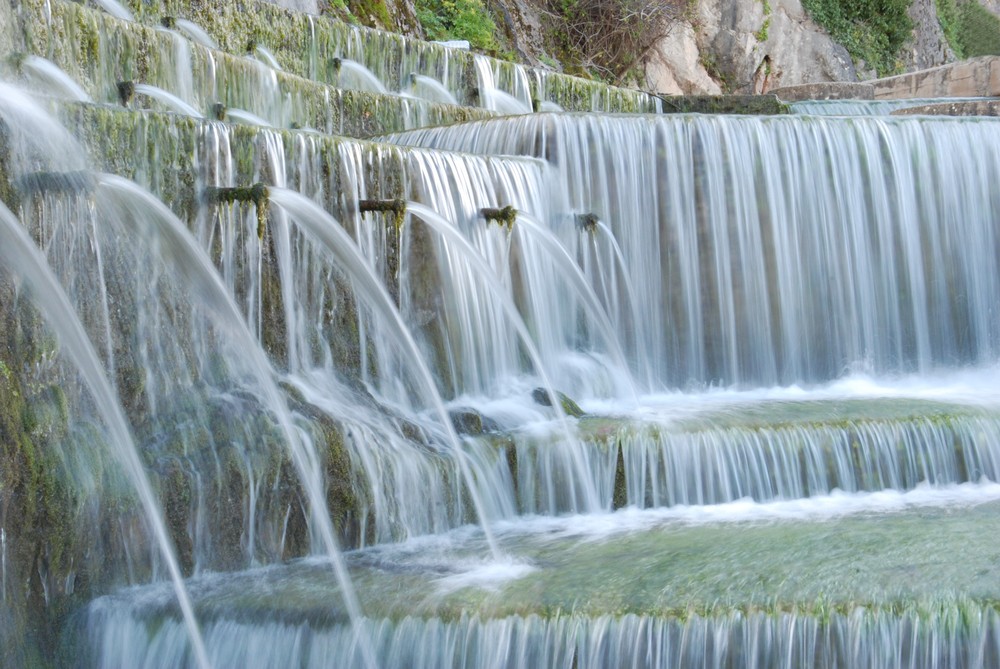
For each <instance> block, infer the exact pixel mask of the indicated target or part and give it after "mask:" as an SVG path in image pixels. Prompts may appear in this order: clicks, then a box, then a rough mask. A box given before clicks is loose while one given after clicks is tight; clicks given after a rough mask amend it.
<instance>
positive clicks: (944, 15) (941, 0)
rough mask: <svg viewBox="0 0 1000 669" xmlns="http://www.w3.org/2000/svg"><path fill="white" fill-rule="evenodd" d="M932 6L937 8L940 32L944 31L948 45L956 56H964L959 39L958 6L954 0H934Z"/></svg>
mask: <svg viewBox="0 0 1000 669" xmlns="http://www.w3.org/2000/svg"><path fill="white" fill-rule="evenodd" d="M934 6H935V8H936V9H937V18H938V23H939V24H941V32H943V33H944V38H945V39H946V40H947V41H948V46H950V47H951V50H952V51H954V52H955V56H956V57H957V58H964V57H965V56H964V55H963V48H962V44H961V43H960V41H959V18H958V6H957V5H956V4H955V0H934Z"/></svg>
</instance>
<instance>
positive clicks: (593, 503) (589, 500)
mask: <svg viewBox="0 0 1000 669" xmlns="http://www.w3.org/2000/svg"><path fill="white" fill-rule="evenodd" d="M406 207H407V209H408V210H409V212H410V214H412V215H414V216H417V217H419V218H420V219H421V220H422V221H423V222H424V223H425V224H426V225H427V226H428V227H430V228H431V229H432V230H433V231H434V232H436V233H437V234H438V235H440V236H441V238H442V239H445V240H447V242H448V243H450V244H454V245H455V247H457V248H458V249H461V252H462V256H463V257H464V258H465V259H466V260H467V262H468V263H469V264H470V265H471V266H472V267H473V270H474V272H475V273H476V275H477V276H479V277H480V279H481V280H482V283H483V285H484V286H486V287H487V289H488V290H489V291H490V292H491V293H492V294H493V295H494V297H495V298H496V300H497V302H498V303H499V304H500V307H501V309H502V310H503V312H504V314H505V315H506V317H507V319H508V321H509V322H510V324H511V325H512V326H513V327H514V330H515V331H516V332H517V334H518V337H519V338H520V341H521V343H522V345H523V346H524V349H525V351H526V352H527V354H528V358H529V359H530V360H531V363H532V365H533V366H534V368H535V372H536V373H537V374H538V376H539V378H540V379H541V381H542V385H543V387H544V388H545V392H546V393H548V396H549V400H550V401H551V402H552V407H553V409H555V413H556V416H557V418H558V420H559V423H560V425H561V427H562V430H563V433H564V434H565V435H566V436H567V438H568V439H570V440H573V439H574V437H573V430H572V429H571V427H570V425H569V423H568V421H567V419H566V414H565V412H564V411H563V409H562V403H561V401H560V398H559V394H558V393H557V392H556V390H555V386H554V385H553V384H552V382H551V381H550V379H549V375H548V373H547V372H546V371H545V364H544V363H543V361H542V355H541V353H540V352H539V351H538V348H537V346H535V343H534V340H533V339H532V337H531V333H530V332H529V331H528V327H527V326H526V325H525V324H524V319H523V318H521V315H520V314H519V313H518V311H517V307H515V305H514V303H513V301H512V300H511V299H510V296H509V295H507V294H506V293H504V292H502V291H501V290H500V289H499V286H497V284H496V283H495V282H494V281H491V280H490V279H489V277H490V276H492V275H494V274H495V272H494V271H493V270H492V269H491V268H490V266H489V263H488V262H487V261H486V259H485V258H483V256H482V254H480V253H479V251H478V250H477V249H476V248H475V247H474V246H472V244H470V243H469V241H468V240H467V239H466V238H465V237H463V236H462V234H461V233H460V232H459V231H458V230H457V229H455V228H454V227H453V226H452V225H451V224H450V223H449V222H448V221H447V220H445V219H444V218H442V217H441V216H440V215H439V214H438V213H437V212H436V211H434V210H433V209H431V208H430V207H427V206H426V205H423V204H420V203H419V202H408V203H407V205H406ZM576 450H577V449H574V451H576ZM573 462H574V466H575V467H576V468H577V469H578V470H579V474H580V476H579V480H580V482H581V484H582V485H583V488H584V489H583V490H582V491H580V492H581V493H582V495H583V499H582V500H580V506H581V507H582V509H585V510H588V511H593V510H597V509H600V508H601V504H600V501H599V499H598V495H597V491H596V490H595V489H594V485H593V482H592V481H591V480H590V477H589V476H587V475H586V471H585V468H584V465H583V463H582V462H581V461H580V459H579V458H573Z"/></svg>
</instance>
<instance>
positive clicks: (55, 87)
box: [21, 56, 93, 102]
mask: <svg viewBox="0 0 1000 669" xmlns="http://www.w3.org/2000/svg"><path fill="white" fill-rule="evenodd" d="M21 68H22V70H23V71H24V73H25V74H26V75H28V77H29V78H30V79H31V80H32V81H34V82H35V83H36V84H39V85H41V86H42V87H43V88H45V89H46V90H48V91H49V92H50V93H52V94H53V95H57V96H59V97H64V98H68V99H70V100H75V101H76V102H93V100H92V99H91V98H90V96H89V95H88V94H87V91H85V90H83V88H82V87H81V86H80V84H78V83H76V82H75V81H73V79H72V77H70V76H69V75H68V74H66V73H65V72H63V71H62V70H61V69H59V66H58V65H56V64H55V63H53V62H52V61H50V60H46V59H45V58H42V57H41V56H27V57H26V58H25V59H24V61H23V62H22V63H21Z"/></svg>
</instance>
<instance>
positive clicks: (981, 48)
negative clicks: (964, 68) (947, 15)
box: [953, 0, 1000, 58]
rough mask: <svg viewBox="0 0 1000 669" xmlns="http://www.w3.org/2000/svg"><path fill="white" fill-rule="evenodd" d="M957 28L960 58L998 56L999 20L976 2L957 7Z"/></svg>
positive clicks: (971, 0) (999, 53)
mask: <svg viewBox="0 0 1000 669" xmlns="http://www.w3.org/2000/svg"><path fill="white" fill-rule="evenodd" d="M958 26H959V28H958V37H959V43H960V44H961V49H962V54H961V57H962V58H972V57H974V56H997V55H1000V19H998V18H997V17H996V16H995V15H994V14H992V13H990V11H989V10H988V9H986V8H985V7H983V6H982V5H980V4H979V3H978V2H975V1H974V0H970V2H966V3H965V4H963V5H962V6H961V7H959V9H958ZM953 48H954V47H953ZM957 54H958V51H957V50H956V55H957Z"/></svg>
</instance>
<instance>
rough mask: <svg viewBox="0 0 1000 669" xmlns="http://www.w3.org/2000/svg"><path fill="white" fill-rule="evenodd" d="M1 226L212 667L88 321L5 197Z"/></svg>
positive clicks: (6, 254) (5, 249)
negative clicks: (101, 424)
mask: <svg viewBox="0 0 1000 669" xmlns="http://www.w3.org/2000/svg"><path fill="white" fill-rule="evenodd" d="M0 227H2V231H3V237H4V243H3V244H0V257H2V258H3V261H4V265H5V266H6V267H7V268H9V269H11V270H13V271H14V273H15V274H16V276H18V277H20V278H21V279H23V280H24V281H26V282H27V283H28V285H29V286H30V287H31V289H32V292H33V293H34V294H35V296H36V300H35V305H36V306H37V307H38V309H39V310H40V311H41V313H42V316H43V317H44V318H45V320H46V322H47V323H48V325H49V327H50V328H52V330H53V331H54V332H55V333H56V334H57V335H58V337H59V341H60V342H61V344H62V345H63V346H64V347H65V350H66V352H67V354H68V356H69V358H70V359H71V360H72V361H73V363H74V364H75V365H76V367H77V369H78V370H79V371H80V376H81V378H82V379H83V382H84V383H85V384H86V386H87V389H88V390H89V391H90V393H91V395H92V396H93V397H94V399H95V403H96V406H97V408H98V410H99V411H100V413H101V415H102V417H103V418H104V421H105V424H106V427H107V429H108V430H109V431H110V433H111V441H112V446H113V447H114V454H115V456H116V457H117V458H118V460H119V461H120V462H121V464H122V466H123V467H125V470H126V472H127V473H128V475H129V479H130V480H131V482H132V485H133V486H135V489H136V492H137V493H138V495H139V501H140V502H141V504H142V506H143V509H144V510H145V517H146V520H147V522H149V524H150V526H151V529H152V531H153V534H154V536H155V538H156V543H157V545H158V546H159V548H160V552H161V554H162V556H163V560H164V562H166V564H167V570H168V571H169V572H170V577H171V580H172V581H173V585H174V592H175V594H176V596H177V601H178V604H179V605H180V608H181V613H182V615H183V617H184V621H185V623H186V626H187V633H188V638H189V640H190V642H191V646H192V650H193V652H194V656H195V660H196V662H197V664H198V666H199V667H201V668H202V669H208V668H209V667H211V663H210V662H209V660H208V655H207V653H206V652H205V644H204V642H203V640H202V637H201V631H200V630H199V628H198V622H197V619H196V618H195V614H194V609H193V607H192V606H191V600H190V598H189V597H188V593H187V590H186V588H185V587H184V577H183V575H182V574H181V570H180V566H179V565H178V563H177V557H176V551H175V550H174V545H173V542H172V541H171V540H170V535H169V534H168V533H167V528H166V525H165V523H164V520H163V511H162V509H160V504H159V501H158V500H157V498H156V495H155V494H154V493H153V488H152V486H151V485H150V483H149V479H148V478H147V476H146V469H145V466H144V465H143V462H142V459H141V458H140V457H139V452H138V449H137V448H136V445H135V442H134V440H133V439H132V433H131V429H130V428H129V425H128V421H127V420H126V419H125V414H124V412H123V411H122V407H121V403H120V402H119V401H118V397H117V396H116V395H115V392H114V390H113V389H112V387H111V384H110V383H109V382H108V378H107V376H106V375H105V373H104V369H103V367H102V366H101V363H100V358H99V357H98V355H97V351H95V350H94V347H93V344H91V342H90V339H89V338H88V337H87V334H86V332H85V331H84V329H83V324H82V323H80V320H79V318H77V316H76V311H75V310H74V309H73V306H72V304H70V301H69V297H68V296H67V295H66V293H65V292H64V291H63V289H62V287H61V286H60V285H59V282H58V280H57V279H56V277H55V276H54V275H53V274H52V271H51V270H50V269H49V267H48V263H47V261H46V260H45V257H44V256H43V255H42V253H41V251H39V250H38V247H37V246H35V244H34V242H32V241H31V238H30V237H28V234H27V232H25V230H24V228H23V227H21V225H20V224H19V222H18V220H17V219H16V218H15V217H14V215H13V214H12V213H10V211H9V210H8V209H7V208H6V207H5V206H4V205H3V204H2V203H0ZM4 584H5V587H4V595H5V596H6V539H5V540H4Z"/></svg>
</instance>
